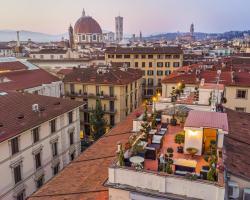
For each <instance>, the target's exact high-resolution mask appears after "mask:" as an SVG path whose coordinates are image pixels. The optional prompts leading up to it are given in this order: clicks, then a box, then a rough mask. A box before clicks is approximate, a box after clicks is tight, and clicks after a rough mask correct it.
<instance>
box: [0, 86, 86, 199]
mask: <svg viewBox="0 0 250 200" xmlns="http://www.w3.org/2000/svg"><path fill="white" fill-rule="evenodd" d="M80 106H82V103H81V102H75V101H70V100H66V99H59V98H54V97H46V96H40V95H34V94H28V93H24V94H22V93H19V92H10V91H6V92H3V91H2V92H0V152H1V155H0V171H1V178H0V199H3V200H15V199H16V200H24V199H26V198H27V197H28V196H30V195H31V194H32V193H33V192H35V191H36V190H37V189H38V188H40V187H41V186H42V185H43V184H44V183H46V182H48V181H49V180H50V179H51V178H52V177H54V176H56V175H57V173H58V172H59V171H61V170H62V169H63V168H64V167H65V166H66V165H68V164H69V163H70V162H71V161H72V160H73V159H74V158H75V157H77V156H78V155H79V154H80V120H79V108H80Z"/></svg>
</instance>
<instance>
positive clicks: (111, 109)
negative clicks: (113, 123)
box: [109, 101, 115, 112]
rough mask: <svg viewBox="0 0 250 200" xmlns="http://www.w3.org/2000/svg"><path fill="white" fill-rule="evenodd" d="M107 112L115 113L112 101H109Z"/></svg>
mask: <svg viewBox="0 0 250 200" xmlns="http://www.w3.org/2000/svg"><path fill="white" fill-rule="evenodd" d="M109 110H110V111H111V112H114V111H115V103H114V101H109Z"/></svg>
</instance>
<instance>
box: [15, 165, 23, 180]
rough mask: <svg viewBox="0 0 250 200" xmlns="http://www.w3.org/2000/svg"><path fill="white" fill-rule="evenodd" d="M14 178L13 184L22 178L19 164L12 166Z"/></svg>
mask: <svg viewBox="0 0 250 200" xmlns="http://www.w3.org/2000/svg"><path fill="white" fill-rule="evenodd" d="M14 179H15V184H17V183H19V182H20V181H21V180H22V176H21V165H18V166H16V167H14Z"/></svg>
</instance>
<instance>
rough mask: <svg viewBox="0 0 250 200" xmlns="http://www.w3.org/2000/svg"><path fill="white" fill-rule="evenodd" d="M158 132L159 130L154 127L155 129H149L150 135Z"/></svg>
mask: <svg viewBox="0 0 250 200" xmlns="http://www.w3.org/2000/svg"><path fill="white" fill-rule="evenodd" d="M156 132H157V130H154V129H153V130H150V131H149V134H150V135H154V134H155V133H156Z"/></svg>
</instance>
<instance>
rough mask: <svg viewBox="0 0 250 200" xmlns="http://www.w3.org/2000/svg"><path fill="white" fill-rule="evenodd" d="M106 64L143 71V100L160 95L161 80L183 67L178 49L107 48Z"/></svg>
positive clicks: (181, 54)
mask: <svg viewBox="0 0 250 200" xmlns="http://www.w3.org/2000/svg"><path fill="white" fill-rule="evenodd" d="M105 61H106V63H115V64H120V63H123V64H124V65H126V66H127V67H131V68H135V69H141V70H142V71H143V82H142V87H143V98H150V97H151V96H153V95H155V94H156V93H158V92H160V93H161V80H162V78H163V77H165V76H166V75H169V74H171V73H172V72H173V71H174V70H176V69H177V68H179V67H181V66H182V65H183V52H182V50H181V49H180V48H178V47H133V48H132V47H130V48H122V47H119V48H114V47H110V48H107V49H106V51H105Z"/></svg>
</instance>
